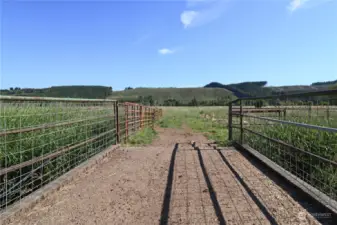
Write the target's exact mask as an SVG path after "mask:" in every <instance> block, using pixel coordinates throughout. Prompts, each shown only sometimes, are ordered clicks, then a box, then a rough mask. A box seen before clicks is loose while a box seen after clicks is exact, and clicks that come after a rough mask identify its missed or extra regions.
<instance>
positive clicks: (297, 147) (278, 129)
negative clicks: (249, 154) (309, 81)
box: [228, 90, 337, 210]
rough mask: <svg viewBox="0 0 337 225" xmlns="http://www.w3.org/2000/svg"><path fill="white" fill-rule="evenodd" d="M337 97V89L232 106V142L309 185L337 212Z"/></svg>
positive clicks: (230, 128) (253, 99)
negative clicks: (254, 151) (260, 155)
mask: <svg viewBox="0 0 337 225" xmlns="http://www.w3.org/2000/svg"><path fill="white" fill-rule="evenodd" d="M336 99H337V90H335V91H326V92H313V93H306V94H296V95H284V96H273V97H265V98H246V99H239V100H236V101H234V102H232V103H231V104H230V106H229V120H228V121H229V122H228V123H229V139H230V140H232V141H234V142H235V143H238V144H240V145H248V146H249V147H252V148H253V149H255V150H256V151H258V152H259V153H261V154H263V155H264V156H266V157H267V158H269V159H270V160H272V161H273V162H275V163H276V164H278V165H279V166H281V167H283V168H284V169H286V170H287V171H289V172H290V173H291V174H293V175H295V176H296V177H297V178H298V179H300V180H301V181H303V182H305V183H306V184H309V185H310V186H311V187H313V188H314V189H315V190H318V192H315V193H319V196H317V197H318V198H320V200H322V201H323V197H322V196H325V197H326V198H325V197H324V199H325V200H324V201H323V202H324V203H325V204H327V205H329V206H330V207H332V208H334V209H335V210H337V209H336V200H337V162H336V161H337V100H336ZM322 193H323V195H321V194H322Z"/></svg>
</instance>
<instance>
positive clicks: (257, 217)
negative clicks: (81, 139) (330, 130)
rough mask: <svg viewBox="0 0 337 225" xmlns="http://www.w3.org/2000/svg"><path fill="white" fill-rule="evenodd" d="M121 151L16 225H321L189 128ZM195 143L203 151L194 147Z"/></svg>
mask: <svg viewBox="0 0 337 225" xmlns="http://www.w3.org/2000/svg"><path fill="white" fill-rule="evenodd" d="M158 132H159V137H158V138H157V139H156V140H155V141H154V142H153V144H152V145H150V146H146V147H141V148H126V149H123V150H116V152H115V154H112V156H111V157H110V158H109V160H106V161H105V162H104V163H102V164H100V165H98V166H97V167H96V168H95V169H94V170H92V171H88V172H87V173H83V174H82V175H81V176H80V177H77V178H76V179H75V180H74V181H73V182H71V183H70V184H67V185H65V186H64V187H62V188H61V189H60V190H59V191H57V192H54V193H52V194H50V195H49V196H48V197H47V198H45V199H43V200H41V201H40V202H39V203H38V204H37V205H35V206H34V207H33V208H32V209H30V210H28V211H27V213H26V214H25V215H24V216H20V217H17V218H14V219H13V221H12V223H11V224H41V225H42V224H43V225H45V224H53V225H64V224H67V225H70V224H88V225H89V224H102V225H103V224H104V225H105V224H144V225H145V224H146V225H147V224H161V225H164V224H271V223H273V224H317V221H315V219H314V218H312V217H311V216H310V215H309V214H308V212H307V211H306V210H305V209H304V208H302V207H301V205H299V204H298V203H297V202H296V201H295V200H294V199H292V198H291V197H290V196H289V194H288V193H286V192H285V191H283V189H281V188H280V187H278V186H277V184H275V183H274V182H273V181H271V180H270V179H269V178H268V177H267V176H265V175H264V174H263V173H262V172H261V171H260V170H258V169H257V168H256V167H254V166H253V165H252V164H250V162H249V161H248V160H247V159H246V158H245V157H244V156H242V155H241V154H240V153H239V152H237V151H236V150H234V149H231V148H227V149H224V150H219V151H217V150H215V149H214V148H212V147H211V146H210V145H208V144H207V140H206V138H205V137H203V136H202V135H200V134H193V132H192V131H191V130H189V129H188V128H187V127H184V128H183V129H181V130H178V129H162V128H158ZM192 141H195V142H196V143H197V146H199V147H195V148H194V147H192V145H191V144H190V143H191V142H192Z"/></svg>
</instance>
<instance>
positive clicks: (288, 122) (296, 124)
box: [243, 114, 337, 133]
mask: <svg viewBox="0 0 337 225" xmlns="http://www.w3.org/2000/svg"><path fill="white" fill-rule="evenodd" d="M243 116H244V117H251V118H256V119H261V120H266V121H271V122H276V123H281V124H289V125H294V126H298V127H305V128H310V129H314V130H321V131H327V132H332V133H337V128H332V127H323V126H317V125H311V124H306V123H297V122H291V121H285V120H277V119H271V118H267V117H260V116H254V115H249V114H243Z"/></svg>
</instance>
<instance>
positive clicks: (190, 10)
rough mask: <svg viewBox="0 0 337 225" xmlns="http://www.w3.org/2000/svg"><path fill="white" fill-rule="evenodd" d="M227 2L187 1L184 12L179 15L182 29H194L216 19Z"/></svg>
mask: <svg viewBox="0 0 337 225" xmlns="http://www.w3.org/2000/svg"><path fill="white" fill-rule="evenodd" d="M227 1H228V0H187V4H186V8H187V9H186V10H184V11H183V12H182V13H181V14H180V21H181V23H182V24H183V26H184V28H190V27H196V26H201V25H204V24H207V23H209V22H211V21H214V20H216V19H218V18H219V17H220V16H221V15H222V14H223V12H224V10H225V6H226V4H225V3H226V2H227Z"/></svg>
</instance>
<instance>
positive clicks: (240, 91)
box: [205, 81, 337, 98]
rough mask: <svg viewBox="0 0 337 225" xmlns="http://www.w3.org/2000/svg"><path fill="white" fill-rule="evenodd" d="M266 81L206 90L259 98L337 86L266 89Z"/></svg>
mask: <svg viewBox="0 0 337 225" xmlns="http://www.w3.org/2000/svg"><path fill="white" fill-rule="evenodd" d="M266 84H267V82H266V81H256V82H243V83H237V84H228V85H225V84H221V83H218V82H212V83H209V84H207V85H205V88H214V87H217V88H224V89H226V90H229V91H231V92H232V93H233V94H234V95H235V96H236V97H238V98H242V97H257V96H266V95H281V94H291V93H297V92H310V91H322V90H328V89H330V87H331V84H337V82H336V81H328V82H318V83H313V84H312V85H294V86H280V87H268V86H267V87H266Z"/></svg>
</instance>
